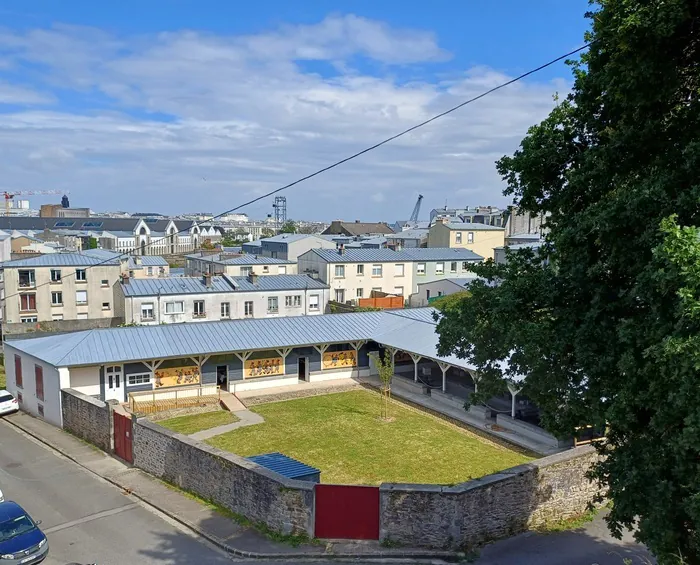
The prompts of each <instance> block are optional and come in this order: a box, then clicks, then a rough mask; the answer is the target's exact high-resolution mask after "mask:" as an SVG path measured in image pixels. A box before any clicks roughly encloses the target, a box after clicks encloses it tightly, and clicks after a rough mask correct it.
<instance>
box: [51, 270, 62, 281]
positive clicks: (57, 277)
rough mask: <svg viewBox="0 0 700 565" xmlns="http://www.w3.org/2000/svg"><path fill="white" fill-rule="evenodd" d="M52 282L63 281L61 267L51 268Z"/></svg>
mask: <svg viewBox="0 0 700 565" xmlns="http://www.w3.org/2000/svg"><path fill="white" fill-rule="evenodd" d="M51 282H52V283H60V282H61V269H51Z"/></svg>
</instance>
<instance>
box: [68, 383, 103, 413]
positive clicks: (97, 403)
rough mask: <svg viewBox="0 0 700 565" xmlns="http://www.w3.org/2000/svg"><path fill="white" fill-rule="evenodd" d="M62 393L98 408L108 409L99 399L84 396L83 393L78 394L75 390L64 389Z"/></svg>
mask: <svg viewBox="0 0 700 565" xmlns="http://www.w3.org/2000/svg"><path fill="white" fill-rule="evenodd" d="M61 392H65V393H66V394H69V395H71V396H74V397H75V398H78V399H80V400H82V401H83V402H87V403H88V404H92V405H93V406H96V407H97V408H103V409H107V404H106V403H105V402H103V401H102V400H98V399H97V398H93V397H92V396H88V395H87V394H83V393H82V392H78V391H77V390H75V389H74V388H63V389H61Z"/></svg>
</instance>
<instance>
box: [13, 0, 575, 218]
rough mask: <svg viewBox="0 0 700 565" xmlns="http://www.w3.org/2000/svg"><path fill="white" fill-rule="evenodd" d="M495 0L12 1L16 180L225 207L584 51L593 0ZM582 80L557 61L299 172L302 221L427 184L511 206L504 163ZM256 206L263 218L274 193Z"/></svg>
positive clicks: (102, 195) (137, 203)
mask: <svg viewBox="0 0 700 565" xmlns="http://www.w3.org/2000/svg"><path fill="white" fill-rule="evenodd" d="M292 4H293V5H292ZM493 4H494V5H486V4H480V5H478V6H477V3H460V4H455V3H453V2H447V1H446V0H437V1H435V2H432V3H430V5H425V4H419V5H415V6H414V5H406V4H404V3H399V2H398V1H396V0H387V1H386V2H381V3H376V2H369V1H368V0H357V1H354V2H349V1H340V2H336V3H334V10H333V11H329V10H328V8H327V7H326V6H327V5H326V4H325V3H322V2H319V1H315V0H307V1H303V2H300V3H285V2H282V1H281V0H268V1H264V2H258V3H254V4H245V5H239V4H238V3H221V2H214V1H213V0H199V1H197V2H195V1H194V0H182V1H179V2H176V3H172V2H169V1H166V0H151V1H149V2H147V3H137V2H136V1H135V0H123V1H122V2H119V3H116V4H115V3H94V2H87V0H73V1H72V2H70V3H61V4H58V3H56V2H53V1H50V0H6V1H5V2H3V5H2V7H0V17H1V18H2V20H3V23H4V25H5V27H4V28H0V151H1V152H2V154H3V157H4V159H3V173H4V175H3V184H2V188H0V190H8V191H14V190H47V189H52V190H69V191H70V193H71V205H72V206H75V207H89V208H92V209H93V210H95V211H103V210H134V211H138V210H147V211H150V210H157V211H159V212H160V213H162V214H166V215H175V214H182V213H188V212H187V211H188V210H198V209H202V208H206V209H208V210H211V211H212V212H213V213H215V214H219V213H221V212H223V211H225V210H227V209H230V208H233V207H235V206H237V205H238V204H241V203H242V202H244V201H247V200H250V199H252V198H255V197H256V196H259V195H261V194H263V193H265V192H267V191H269V190H272V189H274V188H277V187H279V186H281V185H284V184H286V183H288V182H290V181H293V180H295V179H297V178H299V177H302V176H304V175H306V174H308V173H310V172H313V171H314V170H316V169H319V168H321V167H323V166H325V165H328V164H330V163H332V162H334V161H336V160H338V159H341V158H343V157H346V156H348V155H350V154H352V153H354V152H355V151H357V150H360V149H362V148H364V147H366V146H369V145H372V144H373V143H376V142H377V141H380V140H381V139H383V138H386V137H388V136H390V135H392V134H394V133H396V132H398V131H401V130H402V129H404V128H406V127H409V126H411V125H413V124H415V123H417V122H420V121H422V120H424V119H426V118H427V117H429V116H431V115H433V114H435V113H438V112H440V111H443V110H445V109H446V108H448V107H450V106H452V105H454V104H456V103H458V102H460V101H462V100H464V99H467V98H469V97H471V96H474V95H475V94H477V93H479V92H482V91H484V90H487V89H488V88H491V87H493V86H495V85H496V84H498V83H500V82H503V81H504V80H508V79H509V78H512V77H513V76H516V75H518V74H520V73H522V72H524V71H526V70H528V69H530V68H532V67H536V66H538V65H540V64H542V63H544V62H546V61H548V60H550V59H552V58H553V57H556V56H558V55H560V54H563V53H565V52H567V51H570V50H571V49H573V48H576V47H578V46H580V45H581V44H582V42H583V32H584V30H585V29H587V27H588V22H587V21H586V20H585V19H584V17H583V14H584V12H585V11H586V9H587V8H588V3H587V2H586V1H585V0H572V1H570V2H559V1H556V0H541V1H540V2H538V3H536V4H535V5H532V4H528V5H523V3H521V2H518V1H517V0H503V1H502V2H499V3H493ZM570 81H571V73H570V70H569V69H568V68H567V67H565V65H564V64H563V63H561V64H557V65H554V66H552V67H551V68H549V69H546V70H545V71H543V72H542V73H541V74H537V75H535V76H532V77H529V78H528V79H527V80H525V81H523V82H520V83H517V84H515V85H512V86H510V87H508V88H506V89H504V90H502V91H499V92H498V93H495V94H494V95H491V96H489V97H487V98H484V99H482V100H480V101H478V102H476V103H474V104H473V105H470V106H468V107H466V108H464V109H463V110H461V111H459V112H457V113H455V114H452V115H450V116H448V117H446V118H444V119H443V120H440V121H438V122H435V123H433V124H430V125H429V126H427V127H425V128H423V129H421V130H418V131H417V132H415V133H413V134H411V135H409V136H407V137H405V138H402V139H400V140H397V141H396V142H394V143H392V144H389V145H387V146H384V147H382V148H380V149H378V150H377V151H374V152H372V153H370V154H368V155H364V156H362V157H360V158H358V159H357V160H355V161H353V162H351V163H348V164H346V165H343V166H341V167H338V168H336V169H334V170H332V171H329V172H328V173H326V174H323V175H321V176H319V177H317V178H314V179H311V180H310V181H308V182H305V183H303V184H301V185H298V186H296V187H294V188H292V189H291V190H289V191H287V192H285V195H286V196H287V198H288V216H289V217H290V218H298V219H306V220H315V221H331V220H334V219H343V220H346V221H353V220H355V219H362V220H364V221H377V220H386V221H394V220H401V219H407V218H408V217H409V215H410V213H411V210H412V209H413V205H414V203H415V199H416V197H417V195H418V193H420V194H423V195H424V196H425V199H424V201H423V208H422V214H421V217H422V218H424V219H427V216H428V212H429V210H430V209H432V208H438V207H442V206H444V205H445V204H447V205H448V206H449V207H462V206H466V205H496V206H505V205H507V204H508V200H507V199H506V198H505V197H504V196H503V195H502V190H503V183H502V181H501V180H500V178H499V177H498V174H497V173H496V170H495V166H494V162H495V161H496V160H497V159H498V158H500V157H501V156H502V155H504V154H509V153H512V152H513V151H514V150H515V149H516V148H517V146H518V144H519V142H520V140H521V139H522V137H523V136H524V135H525V133H526V132H527V128H528V127H529V126H531V125H533V124H535V123H537V122H538V121H540V120H541V119H542V118H543V117H545V116H546V114H547V113H548V111H549V110H550V109H551V107H552V105H553V96H554V95H555V94H556V93H559V95H560V96H561V95H562V94H565V93H566V92H567V91H568V89H569V88H570ZM58 201H60V198H58ZM49 202H52V203H53V202H56V199H55V198H51V197H34V198H32V200H31V203H32V208H39V206H40V205H41V204H43V203H49ZM203 204H204V206H203ZM239 211H240V212H241V213H246V214H248V216H249V217H251V218H258V219H264V218H265V217H266V216H267V214H269V213H271V212H272V198H270V199H268V200H265V201H262V202H259V203H257V204H255V205H253V206H250V207H246V208H244V209H242V210H239Z"/></svg>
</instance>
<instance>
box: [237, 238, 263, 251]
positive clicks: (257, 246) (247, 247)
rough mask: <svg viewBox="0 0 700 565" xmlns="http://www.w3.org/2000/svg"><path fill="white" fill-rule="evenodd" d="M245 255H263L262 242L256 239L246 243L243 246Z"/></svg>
mask: <svg viewBox="0 0 700 565" xmlns="http://www.w3.org/2000/svg"><path fill="white" fill-rule="evenodd" d="M241 249H242V250H243V253H249V254H251V255H262V240H260V239H254V240H253V241H249V242H248V243H244V244H243V245H242V246H241Z"/></svg>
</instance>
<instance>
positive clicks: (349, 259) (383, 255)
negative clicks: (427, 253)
mask: <svg viewBox="0 0 700 565" xmlns="http://www.w3.org/2000/svg"><path fill="white" fill-rule="evenodd" d="M309 253H316V255H318V256H319V257H320V258H321V259H323V260H324V261H326V262H327V263H394V262H396V263H405V262H407V261H411V262H412V261H413V259H412V258H411V256H410V255H407V254H406V252H405V251H394V250H393V249H356V248H346V249H345V251H344V252H343V253H342V254H341V253H340V252H339V251H338V250H337V249H311V251H309ZM302 257H303V255H302Z"/></svg>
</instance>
